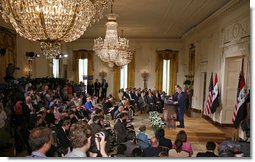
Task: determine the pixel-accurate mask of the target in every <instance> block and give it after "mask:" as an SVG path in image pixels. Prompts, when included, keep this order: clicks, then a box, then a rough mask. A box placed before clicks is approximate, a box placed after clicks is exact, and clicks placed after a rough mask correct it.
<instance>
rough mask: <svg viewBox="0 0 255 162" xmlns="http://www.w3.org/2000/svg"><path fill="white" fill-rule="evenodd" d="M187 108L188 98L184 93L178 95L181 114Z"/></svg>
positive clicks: (178, 107)
mask: <svg viewBox="0 0 255 162" xmlns="http://www.w3.org/2000/svg"><path fill="white" fill-rule="evenodd" d="M186 106H187V98H186V95H185V93H184V92H181V94H179V95H178V106H177V109H178V111H180V113H184V112H185V109H186Z"/></svg>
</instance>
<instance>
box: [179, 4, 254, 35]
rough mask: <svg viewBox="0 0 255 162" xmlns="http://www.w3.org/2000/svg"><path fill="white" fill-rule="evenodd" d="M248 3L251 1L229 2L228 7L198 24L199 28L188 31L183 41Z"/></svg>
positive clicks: (222, 8)
mask: <svg viewBox="0 0 255 162" xmlns="http://www.w3.org/2000/svg"><path fill="white" fill-rule="evenodd" d="M247 2H249V0H232V1H230V2H228V3H227V4H226V5H224V6H223V7H221V8H220V9H219V10H217V11H216V12H214V13H213V14H212V15H210V16H208V17H207V18H206V19H205V20H204V21H202V22H201V23H200V24H198V25H197V26H194V27H193V28H191V29H190V30H189V31H187V32H186V33H185V34H183V36H182V39H184V38H186V37H187V36H188V35H189V34H191V33H193V32H194V31H196V30H198V29H200V28H202V27H204V26H205V25H207V24H209V23H211V22H212V21H213V20H215V19H217V18H219V17H220V16H222V15H224V16H227V15H228V14H230V13H232V12H233V11H235V10H236V9H237V8H239V7H240V6H241V5H244V4H245V3H247Z"/></svg>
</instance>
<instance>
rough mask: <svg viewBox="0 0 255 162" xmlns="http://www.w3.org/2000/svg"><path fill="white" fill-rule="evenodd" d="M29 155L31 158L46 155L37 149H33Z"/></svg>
mask: <svg viewBox="0 0 255 162" xmlns="http://www.w3.org/2000/svg"><path fill="white" fill-rule="evenodd" d="M31 157H33V158H42V157H47V156H46V155H45V154H43V153H40V152H38V151H33V152H32V154H31Z"/></svg>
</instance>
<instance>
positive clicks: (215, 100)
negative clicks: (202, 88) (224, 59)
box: [211, 74, 220, 114]
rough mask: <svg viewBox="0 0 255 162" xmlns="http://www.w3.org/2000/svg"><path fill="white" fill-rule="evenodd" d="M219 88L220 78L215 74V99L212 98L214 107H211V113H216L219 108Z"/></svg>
mask: <svg viewBox="0 0 255 162" xmlns="http://www.w3.org/2000/svg"><path fill="white" fill-rule="evenodd" d="M219 105H220V104H219V87H218V77H217V74H215V78H214V85H213V97H212V107H211V113H212V114H213V113H215V111H216V110H217V108H218V107H219Z"/></svg>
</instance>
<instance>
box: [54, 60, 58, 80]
mask: <svg viewBox="0 0 255 162" xmlns="http://www.w3.org/2000/svg"><path fill="white" fill-rule="evenodd" d="M53 77H54V78H59V59H53Z"/></svg>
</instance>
